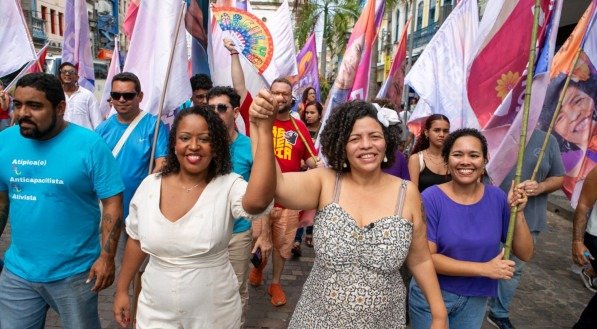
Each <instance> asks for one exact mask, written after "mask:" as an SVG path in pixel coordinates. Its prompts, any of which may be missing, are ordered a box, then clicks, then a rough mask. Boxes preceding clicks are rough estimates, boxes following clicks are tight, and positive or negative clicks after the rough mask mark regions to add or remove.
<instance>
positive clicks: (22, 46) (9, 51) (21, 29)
mask: <svg viewBox="0 0 597 329" xmlns="http://www.w3.org/2000/svg"><path fill="white" fill-rule="evenodd" d="M17 1H18V0H2V1H0V45H2V60H0V77H3V76H5V75H7V74H10V73H13V72H15V71H16V70H18V69H20V68H21V67H22V66H23V65H25V64H27V63H29V62H30V61H34V60H35V59H36V55H35V49H33V45H32V44H31V41H30V40H29V36H28V34H27V24H26V23H25V18H24V17H23V13H22V12H21V8H20V6H19V4H18V3H17ZM19 2H20V1H19Z"/></svg>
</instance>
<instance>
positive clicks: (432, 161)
mask: <svg viewBox="0 0 597 329" xmlns="http://www.w3.org/2000/svg"><path fill="white" fill-rule="evenodd" d="M425 154H427V159H429V161H431V163H433V164H434V165H436V166H442V167H443V166H445V165H446V164H445V163H443V161H442V160H439V161H437V160H434V159H433V157H431V154H430V153H429V152H428V151H427V150H425ZM435 158H436V159H437V156H435Z"/></svg>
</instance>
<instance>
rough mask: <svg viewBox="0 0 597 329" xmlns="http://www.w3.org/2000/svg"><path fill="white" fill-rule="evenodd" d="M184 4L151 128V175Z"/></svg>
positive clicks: (179, 14)
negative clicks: (153, 125) (156, 112)
mask: <svg viewBox="0 0 597 329" xmlns="http://www.w3.org/2000/svg"><path fill="white" fill-rule="evenodd" d="M184 6H186V3H185V2H184V1H182V2H181V4H180V11H179V13H178V20H177V21H176V30H175V32H174V33H176V35H175V36H174V41H173V42H172V48H170V49H171V50H170V58H168V68H167V70H166V76H165V77H164V89H162V94H161V96H160V103H159V106H158V115H157V120H156V122H155V128H154V130H153V142H152V143H151V155H150V156H149V173H148V174H149V175H151V173H152V172H153V164H154V160H153V157H154V156H155V148H156V144H157V141H158V133H159V128H160V122H161V120H162V119H161V118H162V111H163V107H164V102H165V100H166V93H167V92H168V80H170V79H169V78H170V71H171V69H172V59H173V58H174V48H175V47H176V43H177V42H178V34H179V33H178V31H179V30H180V25H181V23H182V19H183V17H184Z"/></svg>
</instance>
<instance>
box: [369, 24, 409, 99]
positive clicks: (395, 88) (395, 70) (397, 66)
mask: <svg viewBox="0 0 597 329" xmlns="http://www.w3.org/2000/svg"><path fill="white" fill-rule="evenodd" d="M410 20H411V18H409V19H408V21H406V24H404V29H403V30H402V35H401V36H400V42H399V43H398V50H397V51H396V55H395V56H394V61H393V62H392V66H391V67H390V73H389V74H388V78H387V79H386V81H384V83H383V85H382V86H381V88H380V89H379V92H378V93H377V98H388V99H389V100H391V101H392V103H394V105H396V106H400V103H401V100H402V91H403V90H404V64H405V60H406V35H407V31H408V25H409V24H410Z"/></svg>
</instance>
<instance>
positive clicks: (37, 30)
mask: <svg viewBox="0 0 597 329" xmlns="http://www.w3.org/2000/svg"><path fill="white" fill-rule="evenodd" d="M23 13H24V14H25V21H27V26H28V27H29V31H31V38H32V39H33V42H34V43H37V44H45V43H46V42H47V41H48V35H47V34H46V29H45V25H46V21H45V20H43V19H41V18H37V17H36V16H35V14H34V12H32V11H31V10H24V11H23Z"/></svg>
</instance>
